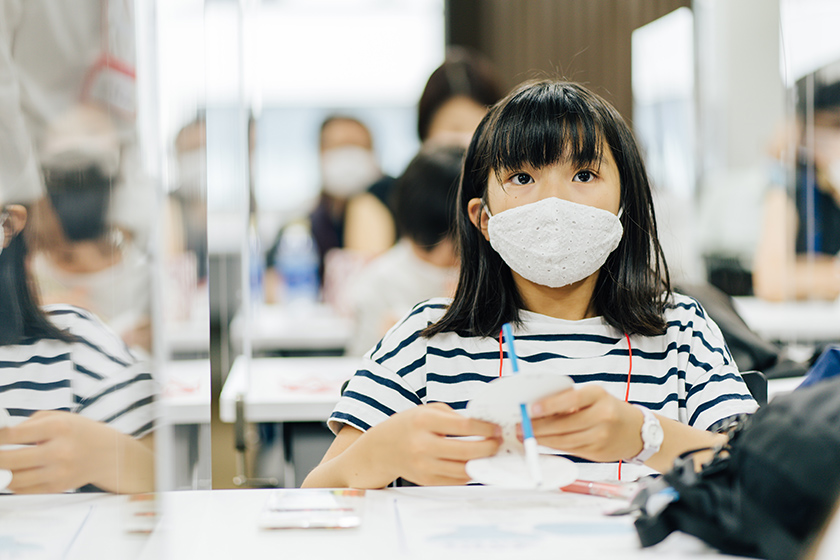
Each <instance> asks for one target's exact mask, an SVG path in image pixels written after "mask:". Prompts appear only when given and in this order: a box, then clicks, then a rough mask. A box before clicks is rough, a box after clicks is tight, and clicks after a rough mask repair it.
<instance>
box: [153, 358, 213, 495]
mask: <svg viewBox="0 0 840 560" xmlns="http://www.w3.org/2000/svg"><path fill="white" fill-rule="evenodd" d="M161 379H162V380H163V383H162V384H163V393H162V395H161V397H162V398H161V401H160V402H161V411H162V412H163V421H164V422H165V423H166V424H167V425H171V426H173V428H174V430H173V447H174V449H173V456H172V458H173V461H174V464H173V469H174V474H175V476H174V481H175V488H179V489H187V488H191V489H199V488H210V486H211V470H212V469H211V466H210V461H211V453H210V445H211V439H210V398H211V396H210V395H211V391H210V360H209V359H202V360H175V361H171V362H167V363H166V365H165V367H164V371H163V372H162V375H161Z"/></svg>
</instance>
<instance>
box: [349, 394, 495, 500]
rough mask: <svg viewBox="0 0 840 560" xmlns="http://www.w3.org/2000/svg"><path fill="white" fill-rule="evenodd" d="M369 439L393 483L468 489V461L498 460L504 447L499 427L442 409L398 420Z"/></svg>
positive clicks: (418, 410) (430, 407)
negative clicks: (498, 452) (499, 450)
mask: <svg viewBox="0 0 840 560" xmlns="http://www.w3.org/2000/svg"><path fill="white" fill-rule="evenodd" d="M365 436H366V437H367V438H369V439H370V440H376V446H375V449H376V451H377V453H376V455H377V460H378V461H382V463H381V464H382V465H387V467H386V469H387V470H388V472H389V474H392V475H393V478H394V479H396V478H398V477H402V478H404V479H406V480H409V481H411V482H413V483H415V484H419V485H422V486H444V485H460V484H466V483H467V482H469V481H470V477H469V476H468V475H467V471H466V463H467V461H470V460H472V459H479V458H482V457H489V456H491V455H494V454H495V453H496V451H498V449H499V445H500V444H501V441H502V432H501V428H500V427H499V426H497V425H495V424H491V423H489V422H484V421H481V420H476V419H475V418H467V417H466V416H462V415H461V414H458V413H457V412H455V411H454V410H453V409H452V408H450V407H449V406H447V405H445V404H443V403H433V404H427V405H422V406H418V407H415V408H412V409H411V410H406V411H404V412H400V413H398V414H395V415H393V416H391V417H390V418H389V419H388V420H386V421H385V422H382V423H381V424H378V425H377V426H374V427H373V428H371V429H370V430H368V432H367V433H366V434H365ZM447 436H462V437H463V436H473V437H476V436H477V437H478V438H484V439H475V440H469V441H465V440H462V439H456V438H451V437H447Z"/></svg>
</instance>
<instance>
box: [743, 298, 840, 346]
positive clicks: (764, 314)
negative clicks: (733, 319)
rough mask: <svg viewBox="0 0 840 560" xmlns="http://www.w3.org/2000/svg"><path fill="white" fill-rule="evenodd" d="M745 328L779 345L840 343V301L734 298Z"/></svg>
mask: <svg viewBox="0 0 840 560" xmlns="http://www.w3.org/2000/svg"><path fill="white" fill-rule="evenodd" d="M733 300H734V304H735V309H737V311H738V313H739V314H740V315H741V317H743V319H744V321H745V322H746V323H747V325H749V326H750V328H752V330H754V331H755V332H756V333H758V334H759V335H760V336H762V337H763V338H765V339H767V340H775V341H779V342H782V343H804V344H809V343H815V342H840V302H834V301H814V300H802V301H781V302H773V301H767V300H763V299H759V298H755V297H735V298H733Z"/></svg>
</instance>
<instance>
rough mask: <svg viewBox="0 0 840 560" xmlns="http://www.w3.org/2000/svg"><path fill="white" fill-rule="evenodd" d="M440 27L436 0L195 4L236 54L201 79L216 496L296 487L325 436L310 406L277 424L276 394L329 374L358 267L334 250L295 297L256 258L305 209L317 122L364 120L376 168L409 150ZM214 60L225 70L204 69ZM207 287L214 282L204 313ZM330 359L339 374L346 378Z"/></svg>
mask: <svg viewBox="0 0 840 560" xmlns="http://www.w3.org/2000/svg"><path fill="white" fill-rule="evenodd" d="M443 17H444V3H443V2H442V0H422V1H411V2H399V3H377V2H367V1H350V2H347V1H333V0H320V1H317V2H305V1H292V2H282V3H279V2H262V3H260V2H245V3H239V4H238V5H237V4H236V3H221V2H219V3H208V4H207V5H206V26H207V29H208V33H210V31H209V30H210V28H211V26H212V28H213V32H212V33H213V36H214V37H215V38H216V39H215V42H217V43H219V44H221V43H225V44H229V45H233V46H231V47H230V49H232V50H227V48H226V51H225V52H214V53H213V60H216V61H218V62H217V63H214V65H213V66H214V68H213V70H212V74H211V70H210V68H209V67H208V75H207V108H208V109H207V115H208V122H209V125H208V138H207V145H208V154H210V153H212V155H209V156H208V193H209V196H208V216H209V222H208V223H209V231H208V233H209V240H210V256H211V267H210V268H211V315H213V320H214V321H216V318H215V312H214V305H215V303H219V305H220V306H219V308H218V316H219V318H218V329H219V333H220V336H219V343H220V345H221V348H222V353H221V358H222V359H221V360H220V363H221V366H220V372H221V376H220V381H221V384H222V387H223V388H222V390H221V395H220V402H219V411H220V418H221V420H222V423H221V424H222V426H221V427H220V429H223V430H230V431H231V432H232V433H231V434H230V435H229V436H228V437H227V442H228V443H226V444H222V445H227V446H228V447H227V449H224V451H223V453H222V452H216V451H215V450H214V457H215V459H214V465H213V466H214V477H213V483H214V487H219V488H221V487H230V486H231V485H232V486H265V485H283V486H297V485H299V484H300V482H301V481H302V480H303V476H305V475H306V473H307V472H308V469H310V468H311V467H312V466H314V463H316V462H317V461H318V460H320V458H321V455H322V454H323V452H324V451H325V449H326V445H328V443H329V441H330V440H331V439H332V436H331V434H329V433H328V432H327V431H326V428H325V427H324V421H325V420H326V415H327V414H328V412H327V413H323V412H322V409H323V408H324V405H323V404H322V405H320V406H318V407H316V408H311V409H309V408H306V407H305V406H304V407H303V408H304V410H303V412H302V414H292V415H289V413H288V407H287V405H284V404H283V400H282V396H281V395H278V393H282V391H284V390H285V389H287V388H289V387H292V389H294V390H297V389H295V388H296V387H300V386H302V385H306V383H309V384H311V383H313V382H315V381H317V380H318V379H319V377H320V378H322V377H324V375H323V374H324V372H325V371H326V373H327V374H332V373H333V370H335V369H337V367H339V366H337V365H336V362H335V360H336V359H339V360H340V359H341V356H342V354H343V353H344V347H345V344H346V340H347V337H348V333H349V328H350V327H349V319H348V318H347V317H346V316H345V315H344V314H343V309H342V307H341V296H340V293H341V289H342V288H343V287H344V282H345V280H346V274H345V272H347V271H349V269H350V268H351V267H352V266H354V265H355V263H356V261H355V260H354V258H353V257H352V256H348V255H346V254H342V253H341V252H338V253H337V256H336V257H335V259H333V261H332V262H334V263H338V264H336V265H335V266H334V267H333V271H334V272H333V273H330V272H328V270H327V269H326V267H325V268H324V270H323V271H322V272H323V273H324V274H325V276H327V278H325V280H324V286H325V287H324V290H323V291H318V292H316V293H315V294H314V295H315V297H314V301H313V300H312V299H308V298H303V299H296V300H295V303H292V302H291V299H292V298H291V297H290V291H288V290H285V289H284V284H283V283H281V282H280V275H278V274H277V273H276V268H275V266H271V265H269V263H271V262H273V261H275V260H277V259H275V258H274V257H275V256H277V255H278V253H279V249H278V247H279V244H278V243H279V235H280V232H281V231H283V230H284V228H285V227H286V226H287V225H289V224H291V223H299V220H300V219H301V218H306V217H307V215H308V214H309V212H310V211H311V210H312V209H313V208H314V206H315V205H316V204H317V201H318V197H319V195H320V189H321V177H320V168H319V156H318V146H319V129H320V126H321V123H322V121H323V120H324V119H325V118H326V117H327V116H329V115H332V114H341V115H344V116H349V117H352V118H355V119H358V120H359V121H361V122H362V123H363V124H364V125H365V126H366V127H367V128H368V129H369V131H370V133H371V135H372V137H373V142H374V150H375V155H376V158H377V160H378V164H379V165H380V167H381V169H382V170H383V172H384V173H386V174H389V175H392V176H395V175H398V174H399V173H400V172H401V171H402V169H403V167H404V166H405V164H406V163H407V162H408V160H409V159H410V158H411V157H412V156H413V155H414V152H415V151H416V150H417V148H418V147H419V140H418V139H417V134H416V104H417V101H418V99H419V96H420V92H421V91H422V88H423V85H424V84H425V81H426V79H427V78H428V76H429V74H430V73H431V72H432V70H434V68H435V67H437V65H438V64H440V62H441V60H442V58H443V52H444V37H443V30H444V24H443ZM211 48H212V47H208V49H211ZM209 57H210V52H209V50H208V59H210V58H209ZM227 65H229V66H230V69H229V72H228V73H227V74H226V75H225V76H222V75H221V74H219V70H218V68H215V67H216V66H221V67H227ZM234 74H235V75H236V79H232V78H230V76H233V75H234ZM214 75H215V77H214ZM245 131H247V134H245ZM214 146H216V148H215V151H214ZM214 166H215V167H214ZM293 229H294V228H293ZM287 239H289V238H287ZM214 260H215V261H217V263H218V265H217V268H214V266H213V263H214ZM342 263H344V264H342ZM342 270H343V271H344V272H342ZM336 271H337V272H336ZM217 272H218V273H219V276H218V277H216V276H212V275H213V274H215V273H217ZM329 278H333V280H330V279H329ZM217 280H218V281H219V282H222V283H226V285H227V286H226V289H223V290H219V292H218V293H219V297H220V300H219V301H218V302H215V303H214V300H213V297H212V296H213V292H214V291H215V290H213V282H214V281H217ZM316 289H317V287H316ZM215 328H217V326H216V324H215V323H214V329H215ZM301 360H302V361H301ZM339 365H340V367H343V368H344V370H346V371H345V372H344V375H345V377H349V376H350V375H351V374H352V373H353V371H355V365H354V364H350V363H349V362H347V363H345V364H339ZM327 377H330V375H327ZM332 377H335V375H332ZM287 378H288V379H287ZM284 379H286V381H284ZM289 379H291V380H292V381H289ZM330 382H332V381H330ZM333 392H334V394H335V397H336V398H337V396H338V392H339V387H338V385H336V386H335V387H334V391H333ZM258 401H259V402H258ZM313 406H316V405H314V404H313ZM237 421H238V422H237ZM214 441H216V442H218V441H219V439H217V438H216V437H215V434H214ZM217 445H219V444H218V443H217ZM234 446H235V447H236V453H234ZM232 458H235V459H236V461H235V462H233V461H231V459H232ZM216 473H218V476H216Z"/></svg>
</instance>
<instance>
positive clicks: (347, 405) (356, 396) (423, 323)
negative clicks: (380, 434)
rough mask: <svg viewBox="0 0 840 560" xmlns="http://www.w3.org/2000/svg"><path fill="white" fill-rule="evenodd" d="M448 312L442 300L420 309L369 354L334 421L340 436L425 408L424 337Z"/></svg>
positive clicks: (349, 386) (330, 420)
mask: <svg viewBox="0 0 840 560" xmlns="http://www.w3.org/2000/svg"><path fill="white" fill-rule="evenodd" d="M445 307H446V304H444V303H440V302H436V300H431V301H429V302H424V303H422V304H419V305H417V306H416V307H415V308H414V309H412V311H411V312H410V313H409V314H408V315H407V316H406V317H405V318H404V319H403V320H402V321H400V322H399V323H397V324H396V325H395V326H394V327H393V328H392V329H391V330H390V331H388V333H387V334H386V335H385V337H384V338H383V339H382V340H381V341H380V342H379V343H378V344H377V345H376V346H375V347H374V348H373V349H372V350H371V351H370V352H368V354H367V355H366V356H365V357H364V359H363V362H362V367H361V368H360V369H359V370H358V371H357V372H356V374H355V375H353V377H352V378H351V379H350V382H349V383H348V384H347V388H346V389H345V391H344V393H343V395H342V396H341V399H339V402H338V404H337V405H336V407H335V409H334V410H333V412H332V414H331V415H330V418H329V422H328V425H329V427H330V429H331V430H332V431H333V432H334V433H338V431H339V430H340V429H341V428H342V426H343V425H345V424H346V425H350V426H353V427H354V428H357V429H359V430H361V431H363V432H364V431H367V430H368V429H370V428H371V427H373V426H375V425H377V424H379V423H381V422H383V421H384V420H387V419H388V418H389V417H390V416H391V415H393V414H396V413H397V412H402V411H405V410H408V409H410V408H412V407H415V406H418V405H421V404H423V403H424V402H425V393H426V389H425V383H426V339H425V338H424V337H423V336H421V334H420V333H421V332H422V331H423V329H425V328H426V327H427V326H428V325H429V323H430V321H433V320H435V319H433V317H435V318H436V316H437V315H439V314H440V313H441V310H442V309H445Z"/></svg>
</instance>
